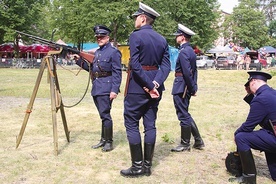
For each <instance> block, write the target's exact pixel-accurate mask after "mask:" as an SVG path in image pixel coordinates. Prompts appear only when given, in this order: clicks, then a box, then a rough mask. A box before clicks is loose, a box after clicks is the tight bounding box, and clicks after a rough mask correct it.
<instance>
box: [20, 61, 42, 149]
mask: <svg viewBox="0 0 276 184" xmlns="http://www.w3.org/2000/svg"><path fill="white" fill-rule="evenodd" d="M45 65H46V61H45V59H43V60H42V62H41V65H40V69H39V73H38V76H37V79H36V83H35V86H34V90H33V94H32V96H31V99H30V102H29V104H28V107H27V110H26V114H25V117H24V120H23V124H22V126H21V129H20V132H19V135H18V137H17V139H16V148H18V146H19V144H20V142H21V140H22V137H23V134H24V132H25V128H26V125H27V122H28V119H29V117H30V113H31V112H32V108H33V104H34V100H35V97H36V94H37V91H38V87H39V85H40V82H41V79H42V75H43V72H44V69H45Z"/></svg>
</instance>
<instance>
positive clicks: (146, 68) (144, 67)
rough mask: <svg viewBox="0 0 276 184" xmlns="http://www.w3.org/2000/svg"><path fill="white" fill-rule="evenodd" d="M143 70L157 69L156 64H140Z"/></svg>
mask: <svg viewBox="0 0 276 184" xmlns="http://www.w3.org/2000/svg"><path fill="white" fill-rule="evenodd" d="M142 68H143V70H158V67H157V66H145V65H143V66H142Z"/></svg>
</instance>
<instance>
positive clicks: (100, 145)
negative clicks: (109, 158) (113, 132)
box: [92, 123, 105, 149]
mask: <svg viewBox="0 0 276 184" xmlns="http://www.w3.org/2000/svg"><path fill="white" fill-rule="evenodd" d="M104 144H105V140H104V125H103V123H102V133H101V139H100V142H99V143H98V144H96V145H93V146H92V148H93V149H97V148H100V147H103V146H104Z"/></svg>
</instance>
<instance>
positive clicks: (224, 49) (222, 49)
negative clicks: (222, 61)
mask: <svg viewBox="0 0 276 184" xmlns="http://www.w3.org/2000/svg"><path fill="white" fill-rule="evenodd" d="M207 52H208V53H229V54H234V53H235V52H234V51H233V49H231V48H229V46H228V45H226V46H224V47H223V46H217V47H215V48H212V49H210V50H208V51H207Z"/></svg>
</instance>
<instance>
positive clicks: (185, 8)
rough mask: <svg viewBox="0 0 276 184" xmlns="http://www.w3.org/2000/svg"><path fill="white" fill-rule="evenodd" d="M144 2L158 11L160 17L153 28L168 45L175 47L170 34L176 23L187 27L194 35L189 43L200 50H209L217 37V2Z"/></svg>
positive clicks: (177, 0)
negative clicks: (165, 39) (165, 38)
mask: <svg viewBox="0 0 276 184" xmlns="http://www.w3.org/2000/svg"><path fill="white" fill-rule="evenodd" d="M146 2H147V4H149V5H152V7H156V9H157V10H159V11H160V14H161V17H160V19H159V20H158V21H157V22H156V26H155V28H156V30H157V31H158V32H160V33H161V34H163V35H165V36H166V37H167V40H168V42H169V43H170V45H175V37H174V36H172V33H174V32H175V31H176V29H177V24H178V23H181V24H183V25H185V26H187V27H189V28H190V29H191V30H193V31H194V32H195V33H196V35H195V36H193V37H192V40H191V43H192V44H193V45H197V46H199V47H200V48H201V49H204V50H206V49H208V48H210V47H211V46H212V44H213V41H214V40H215V39H216V38H217V37H218V30H217V22H218V18H219V14H218V12H217V9H218V3H217V0H208V1H206V0H198V1H194V0H186V1H183V0H174V1H162V0H156V1H154V2H152V1H146Z"/></svg>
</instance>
